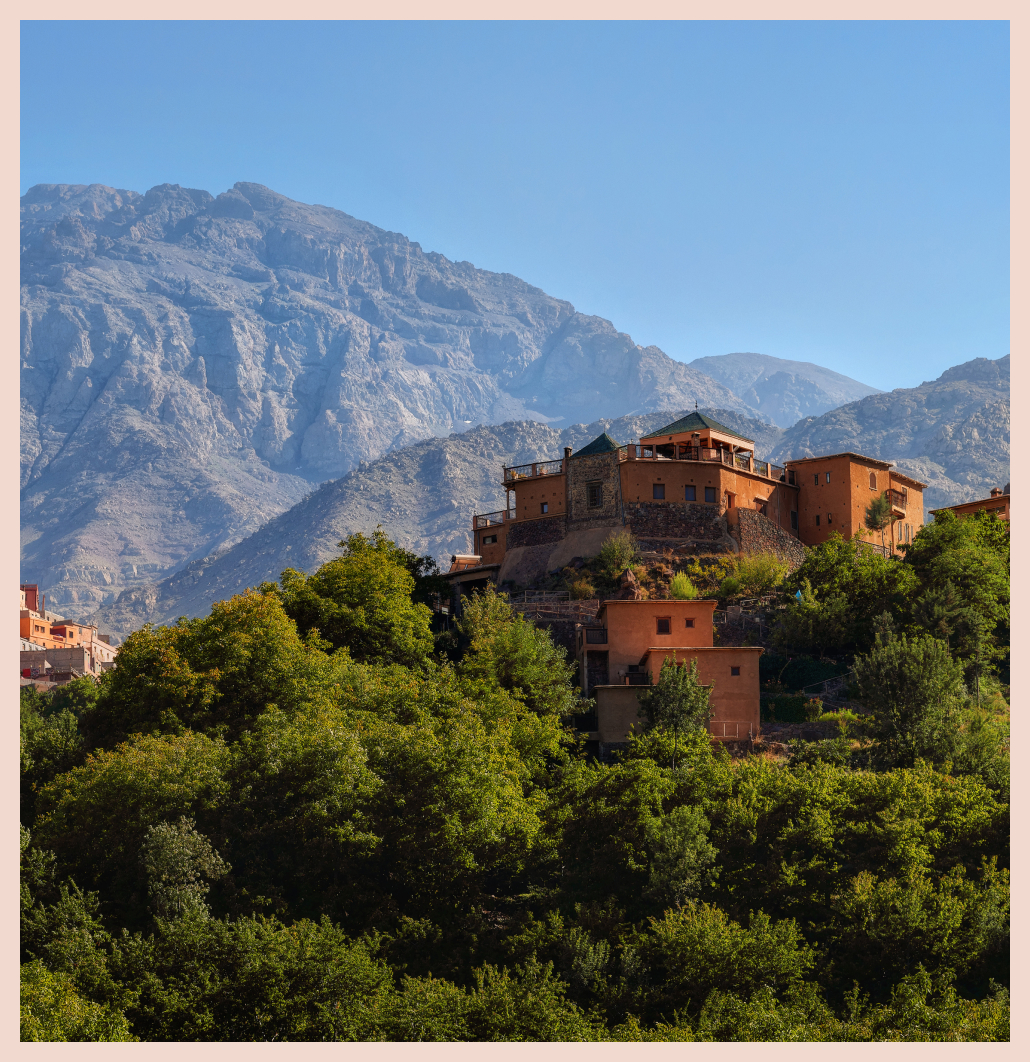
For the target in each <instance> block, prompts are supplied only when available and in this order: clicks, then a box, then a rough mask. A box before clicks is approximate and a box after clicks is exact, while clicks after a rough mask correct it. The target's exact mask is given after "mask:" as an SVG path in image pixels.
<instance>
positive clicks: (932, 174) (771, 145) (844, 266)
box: [21, 22, 1009, 389]
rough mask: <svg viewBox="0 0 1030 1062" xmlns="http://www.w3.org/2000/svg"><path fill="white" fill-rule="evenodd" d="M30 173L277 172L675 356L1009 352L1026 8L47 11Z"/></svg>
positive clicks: (28, 68) (40, 177) (26, 135)
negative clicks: (99, 15)
mask: <svg viewBox="0 0 1030 1062" xmlns="http://www.w3.org/2000/svg"><path fill="white" fill-rule="evenodd" d="M21 113H22V190H23V191H24V190H26V189H27V188H28V187H30V186H31V185H33V184H37V183H74V184H80V183H81V184H88V183H94V182H95V183H101V184H109V185H114V186H116V187H122V188H132V189H135V190H137V191H141V192H142V191H146V189H148V188H149V187H151V186H153V185H155V184H161V183H165V182H169V183H176V184H182V185H185V186H188V187H195V188H205V189H207V190H208V191H210V192H212V193H214V194H217V193H218V192H221V191H224V190H225V189H227V188H229V187H231V186H232V184H233V183H234V182H236V181H240V180H245V181H255V182H259V183H261V184H265V185H268V186H269V187H271V188H274V189H275V190H276V191H279V192H281V193H283V194H284V195H287V196H290V197H291V198H294V199H299V200H302V201H304V202H312V203H323V204H326V205H329V206H334V207H338V208H339V209H342V210H345V211H346V212H347V213H349V214H353V215H355V216H357V217H359V218H362V219H364V220H367V221H370V222H373V223H374V224H376V225H380V226H382V227H384V228H387V229H391V230H394V231H398V232H403V233H404V234H405V235H406V236H408V237H410V238H411V239H413V240H417V241H419V242H420V243H421V244H422V246H423V248H424V249H426V250H433V251H439V252H441V253H442V254H445V255H447V256H448V257H449V258H453V259H458V260H462V259H465V260H468V261H471V262H473V263H474V264H475V265H477V266H479V267H481V268H485V269H493V270H497V271H499V272H509V273H514V274H516V275H518V276H520V277H522V278H523V279H525V280H527V281H529V282H530V283H532V284H535V285H537V286H539V287H541V288H543V289H544V290H545V291H547V292H548V293H549V294H551V295H554V296H558V297H561V298H566V299H568V300H570V301H571V302H573V303H574V304H575V306H576V308H577V309H579V310H581V311H582V312H585V313H594V314H598V315H600V316H603V317H607V318H609V319H611V320H612V321H613V322H614V323H615V325H616V327H617V328H619V329H620V330H622V331H625V332H628V333H630V334H631V335H632V336H633V338H634V339H635V340H636V341H637V342H638V343H641V344H649V343H655V344H657V345H658V346H660V347H661V348H662V349H663V350H665V351H666V352H667V353H668V354H670V355H671V356H672V357H674V358H678V359H680V360H683V361H691V360H692V359H694V358H697V357H702V356H706V355H713V354H725V353H729V352H731V351H759V352H761V353H764V354H769V355H773V356H776V357H782V358H796V359H800V360H807V361H814V362H817V363H819V364H822V365H825V366H827V367H828V368H832V369H835V370H837V371H838V372H842V373H845V374H846V375H848V376H851V377H854V378H856V379H859V380H862V381H863V382H865V383H868V384H871V385H873V386H876V387H880V388H884V389H890V388H894V387H911V386H915V385H917V384H919V383H920V382H921V381H922V380H928V379H932V378H935V377H937V376H938V375H940V373H941V372H942V371H943V370H944V369H945V368H947V367H948V366H951V365H954V364H956V363H959V362H964V361H968V360H969V359H971V358H974V357H987V358H998V357H1001V356H1003V355H1005V354H1006V353H1008V223H1009V222H1008V26H1007V24H1006V23H1003V22H950V23H944V22H936V23H918V22H894V23H874V22H867V23H847V22H827V23H789V22H783V23H777V22H771V23H689V22H688V23H671V24H670V23H617V24H614V23H587V24H577V23H553V24H539V23H498V22H491V23H476V24H472V23H435V24H434V23H422V24H413V23H357V24H348V23H333V24H325V23H311V22H303V23H227V22H210V23H189V22H177V23H161V22H149V23H125V22H121V23H119V22H102V23H101V22H94V23H89V22H74V23H73V22H45V23H44V22H34V23H33V22H28V23H24V22H23V23H22V102H21Z"/></svg>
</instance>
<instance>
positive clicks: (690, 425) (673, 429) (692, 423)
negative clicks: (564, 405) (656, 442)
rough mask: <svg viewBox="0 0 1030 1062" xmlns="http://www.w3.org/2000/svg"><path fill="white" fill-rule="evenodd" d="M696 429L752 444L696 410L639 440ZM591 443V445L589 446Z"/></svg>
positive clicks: (738, 433)
mask: <svg viewBox="0 0 1030 1062" xmlns="http://www.w3.org/2000/svg"><path fill="white" fill-rule="evenodd" d="M698 428H708V429H709V430H711V431H721V432H724V433H725V434H726V435H732V436H733V437H734V438H735V439H743V440H744V442H754V440H753V439H749V438H748V437H747V436H746V435H741V434H740V432H736V431H733V430H732V429H730V428H727V427H726V425H725V424H720V423H719V422H718V421H717V420H712V418H711V417H706V416H705V415H704V413H698V412H697V411H696V410H695V412H693V413H689V414H687V416H685V417H683V418H681V419H680V420H677V421H676V422H675V423H674V424H666V426H665V427H664V428H659V429H658V431H652V432H648V433H647V435H641V437H640V438H641V439H657V438H658V436H659V435H678V434H679V433H680V432H684V431H697V430H698ZM592 445H593V443H591V446H592Z"/></svg>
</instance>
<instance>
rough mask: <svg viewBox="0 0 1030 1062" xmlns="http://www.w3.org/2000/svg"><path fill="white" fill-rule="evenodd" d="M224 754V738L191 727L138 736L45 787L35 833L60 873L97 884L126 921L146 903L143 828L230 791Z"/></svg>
mask: <svg viewBox="0 0 1030 1062" xmlns="http://www.w3.org/2000/svg"><path fill="white" fill-rule="evenodd" d="M227 759H228V756H227V750H226V748H225V746H224V744H223V743H222V742H221V741H217V740H212V739H210V738H207V737H205V736H203V735H202V734H194V733H192V732H191V731H185V732H184V733H183V734H180V735H170V736H166V737H143V736H136V737H134V738H132V739H131V740H130V741H128V742H126V743H125V744H123V745H120V746H118V747H117V748H115V749H113V750H110V751H100V752H97V753H94V754H93V755H91V756H90V757H89V758H88V759H87V760H86V762H85V763H84V764H83V765H82V766H80V767H75V768H73V769H72V770H71V771H69V772H67V773H66V774H63V775H60V776H59V777H58V778H56V779H55V780H54V781H53V782H51V783H49V784H48V785H47V786H44V787H43V788H42V789H41V790H40V793H39V798H38V815H37V818H36V824H35V829H34V835H35V837H36V839H37V840H38V842H39V843H40V844H41V845H42V846H43V847H44V848H46V849H49V850H51V851H53V852H54V853H55V855H56V857H57V866H58V869H59V872H60V874H61V875H62V876H65V875H73V876H74V877H75V879H76V880H77V881H80V882H82V883H83V885H85V886H86V887H87V888H90V889H96V890H98V891H99V892H100V893H101V894H102V895H103V896H104V900H105V903H107V904H108V905H109V907H110V910H111V914H112V916H113V917H115V918H117V919H120V920H121V922H120V924H121V925H126V926H130V927H131V926H132V925H133V924H136V923H138V922H140V921H142V920H143V919H144V918H145V912H146V907H147V882H146V880H145V878H144V875H143V872H142V867H141V865H140V851H141V849H142V847H143V845H144V842H145V840H146V836H147V830H148V827H150V826H152V825H153V826H156V825H157V824H158V823H161V822H168V821H174V820H177V819H179V818H180V817H181V816H182V815H188V816H190V817H197V818H202V817H203V814H204V813H205V812H207V813H210V812H211V811H212V810H213V809H214V808H215V807H216V806H217V805H218V802H219V800H220V798H221V797H222V796H224V795H225V793H226V792H227V789H228V786H227V783H226V780H225V777H224V772H225V769H226V766H227Z"/></svg>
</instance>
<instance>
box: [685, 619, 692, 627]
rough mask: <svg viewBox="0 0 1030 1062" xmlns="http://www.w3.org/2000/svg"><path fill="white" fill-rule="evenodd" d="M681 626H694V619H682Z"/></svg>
mask: <svg viewBox="0 0 1030 1062" xmlns="http://www.w3.org/2000/svg"><path fill="white" fill-rule="evenodd" d="M683 626H684V627H693V626H694V621H693V620H692V619H688V620H684V622H683Z"/></svg>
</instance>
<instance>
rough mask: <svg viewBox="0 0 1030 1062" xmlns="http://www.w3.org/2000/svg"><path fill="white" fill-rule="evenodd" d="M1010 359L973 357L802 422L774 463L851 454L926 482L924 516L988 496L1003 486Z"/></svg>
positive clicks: (787, 436)
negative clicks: (911, 383)
mask: <svg viewBox="0 0 1030 1062" xmlns="http://www.w3.org/2000/svg"><path fill="white" fill-rule="evenodd" d="M1009 364H1010V362H1009V357H1008V355H1006V356H1005V357H1004V358H998V359H997V360H990V359H988V358H974V359H973V360H972V361H967V362H965V363H963V364H962V365H955V366H952V368H950V369H947V370H946V371H945V372H943V373H942V374H941V375H940V376H939V377H938V378H937V379H936V380H926V381H924V382H923V383H921V384H920V385H919V386H918V387H899V388H896V389H895V390H893V391H884V392H880V393H879V394H875V395H870V396H868V397H867V398H863V399H860V400H859V401H857V402H850V403H848V404H847V405H845V406H841V407H840V408H839V409H834V410H831V411H830V412H828V413H824V414H823V415H822V416H821V417H807V418H805V419H804V420H801V421H799V422H798V423H797V424H795V425H793V426H792V427H791V428H789V429H788V430H787V431H785V432H784V433H783V436H782V437H781V439H780V441H779V443H778V444H777V445H776V447H775V448H774V449H773V451H772V454H771V457H772V460H774V461H784V460H788V459H789V458H792V457H794V458H798V457H814V456H816V455H818V454H826V453H841V452H843V451H846V450H853V451H857V452H858V453H862V454H866V455H867V456H869V457H876V458H879V459H880V460H882V461H894V462H896V463H897V466H898V469H899V470H900V471H902V472H904V473H905V474H906V475H910V476H913V477H914V478H915V479H918V480H920V481H921V482H923V483H926V484H927V489H926V490H925V491H924V494H923V498H924V502H925V505H926V508H927V510H929V509H934V508H939V507H941V506H945V505H955V504H957V503H958V502H963V501H973V500H975V499H977V498H984V497H987V496H988V494H989V493H990V490H991V488H992V487H999V486H1002V485H1003V484H1004V483H1007V482H1008V480H1009V461H1010V431H1009V416H1010V389H1009Z"/></svg>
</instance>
